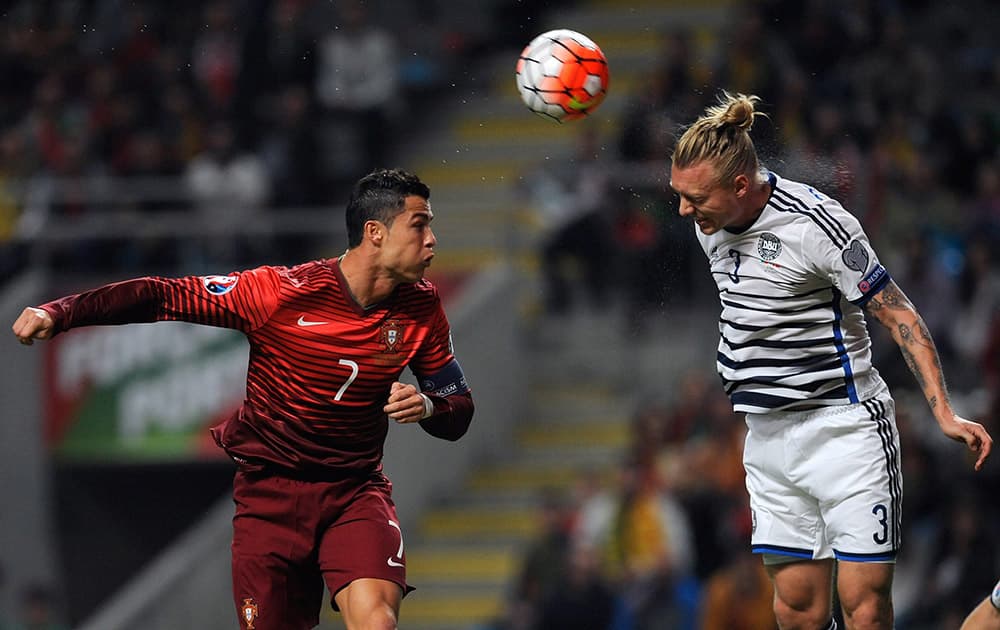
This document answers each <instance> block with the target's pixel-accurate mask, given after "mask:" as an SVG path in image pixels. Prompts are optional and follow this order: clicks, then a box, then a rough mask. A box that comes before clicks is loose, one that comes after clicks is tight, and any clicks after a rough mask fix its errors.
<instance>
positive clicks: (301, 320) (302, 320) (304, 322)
mask: <svg viewBox="0 0 1000 630" xmlns="http://www.w3.org/2000/svg"><path fill="white" fill-rule="evenodd" d="M298 323H299V326H326V325H327V324H329V323H330V322H310V321H308V320H306V316H305V315H300V316H299V322H298Z"/></svg>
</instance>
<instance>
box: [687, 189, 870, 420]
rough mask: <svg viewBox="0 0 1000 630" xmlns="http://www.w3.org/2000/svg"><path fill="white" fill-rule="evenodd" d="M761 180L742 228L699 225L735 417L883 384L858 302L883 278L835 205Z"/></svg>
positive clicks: (861, 393)
mask: <svg viewBox="0 0 1000 630" xmlns="http://www.w3.org/2000/svg"><path fill="white" fill-rule="evenodd" d="M768 176H769V178H770V181H771V186H772V189H773V192H772V193H771V198H770V199H769V200H768V202H767V205H766V206H765V207H764V211H763V213H761V215H760V217H759V218H758V219H757V220H756V221H755V222H754V223H753V225H751V226H750V227H749V228H748V229H746V230H745V231H743V232H740V233H734V232H731V231H728V230H720V231H719V232H717V233H715V234H712V235H705V234H702V233H701V232H700V230H697V228H696V232H697V234H698V240H699V242H700V243H701V246H702V248H703V249H704V250H705V254H706V255H707V256H708V260H709V266H710V268H711V272H712V276H713V277H714V279H715V282H716V284H717V285H718V287H719V300H720V302H721V305H722V314H721V317H720V319H719V335H720V340H719V350H718V359H717V365H718V371H719V375H720V376H721V377H722V380H723V384H724V386H725V389H726V393H728V394H729V397H730V399H731V400H732V403H733V408H734V409H735V410H736V411H739V412H750V413H767V412H769V411H775V410H793V409H809V408H817V407H827V406H834V405H846V404H850V403H856V402H859V401H861V400H864V399H866V398H867V397H868V396H869V395H871V394H873V393H874V392H876V391H877V390H879V388H880V387H882V386H884V383H883V382H882V378H881V377H880V376H879V374H878V371H877V370H876V369H875V368H874V367H873V366H872V361H871V346H870V339H869V336H868V330H867V327H866V325H865V318H864V313H863V312H862V306H863V305H864V304H865V303H866V302H867V301H868V299H869V298H870V297H871V296H872V295H874V294H875V293H877V292H878V291H879V290H881V289H882V288H883V287H884V286H885V285H886V283H887V282H889V274H888V272H886V270H885V268H884V267H883V266H882V265H881V264H879V261H878V258H877V257H876V255H875V252H874V251H873V250H872V248H871V244H870V243H869V241H868V237H867V236H866V235H865V233H864V231H863V230H862V228H861V224H860V223H859V222H858V220H857V219H856V218H855V217H854V216H853V215H851V214H850V213H849V212H847V211H846V210H845V209H844V208H843V206H841V205H840V203H838V202H837V201H835V200H833V199H831V198H830V197H827V196H826V195H824V194H823V193H820V192H818V191H816V190H815V189H813V188H812V187H810V186H807V185H805V184H801V183H798V182H793V181H791V180H787V179H784V178H781V177H778V176H777V175H775V174H773V173H769V174H768Z"/></svg>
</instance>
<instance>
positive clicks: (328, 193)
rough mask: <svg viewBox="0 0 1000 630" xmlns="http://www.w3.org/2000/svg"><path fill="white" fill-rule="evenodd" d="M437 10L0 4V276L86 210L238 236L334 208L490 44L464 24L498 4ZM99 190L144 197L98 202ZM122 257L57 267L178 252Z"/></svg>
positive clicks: (364, 2) (82, 256)
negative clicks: (258, 222) (252, 224)
mask: <svg viewBox="0 0 1000 630" xmlns="http://www.w3.org/2000/svg"><path fill="white" fill-rule="evenodd" d="M448 4H449V3H446V2H443V1H441V2H437V1H430V2H419V3H392V2H387V1H381V0H345V1H344V2H339V1H338V2H325V1H320V0H210V1H209V2H192V1H189V0H181V1H180V2H175V3H172V4H171V6H170V10H164V6H163V5H162V4H161V3H157V2H149V1H147V0H127V1H126V0H43V1H40V2H36V1H34V0H30V1H29V0H19V1H15V2H12V3H6V4H5V8H4V10H3V13H2V15H0V35H2V36H0V278H5V277H7V276H9V275H10V274H12V273H13V272H14V271H15V270H16V269H19V268H22V267H23V266H24V265H25V264H26V263H27V259H26V256H25V252H24V251H23V247H20V246H19V245H23V243H24V242H25V240H26V238H29V237H31V236H34V235H36V234H37V233H38V232H39V231H41V230H43V229H44V227H45V226H46V225H47V222H49V221H52V220H53V219H55V220H58V219H60V218H62V217H71V218H80V217H83V216H85V215H87V214H89V213H92V212H93V211H95V210H96V209H98V207H99V209H100V210H101V211H103V212H109V211H112V210H124V211H130V212H133V213H135V214H136V215H137V217H141V213H143V212H146V211H150V210H159V209H180V210H189V211H190V212H191V213H192V217H195V218H197V216H198V215H199V214H200V215H201V216H204V217H208V218H209V220H212V221H220V222H222V223H223V224H229V225H235V224H238V223H240V222H244V221H247V220H251V219H253V216H254V215H255V214H258V213H261V212H263V211H265V210H268V211H271V212H281V211H282V210H283V209H288V208H303V207H315V206H328V205H333V204H335V203H337V202H339V201H340V200H341V199H343V198H346V194H347V192H348V191H347V190H346V189H345V187H346V186H347V185H349V184H350V183H352V182H353V181H354V180H355V179H356V178H357V177H358V176H359V175H361V174H364V173H365V172H368V171H369V170H370V169H371V168H372V167H374V166H376V165H379V166H382V165H384V158H385V156H386V155H387V154H388V153H389V152H391V151H392V150H393V148H394V147H395V146H396V142H395V140H396V134H397V132H398V131H400V130H401V129H402V128H403V127H404V126H405V125H406V124H407V120H408V117H410V116H412V115H414V114H416V113H419V111H420V108H421V107H422V106H423V105H424V99H423V98H422V96H423V95H424V94H425V93H426V92H427V91H428V90H432V89H434V88H436V87H439V86H440V85H441V84H442V82H443V81H444V80H445V78H446V77H449V76H450V78H449V79H448V80H449V82H450V83H454V82H455V78H454V76H451V75H452V73H450V72H449V69H450V68H451V67H452V66H453V65H454V64H457V63H458V62H459V61H460V60H461V59H462V56H463V55H464V54H474V52H475V51H476V50H478V49H482V48H484V47H487V46H488V45H489V33H490V31H489V30H487V28H486V26H485V24H489V23H490V20H484V19H482V18H483V17H484V16H482V15H478V16H475V17H476V19H467V18H469V16H470V15H473V16H474V15H475V12H476V11H480V12H482V11H484V10H487V9H490V8H491V7H493V6H495V5H500V4H502V3H499V2H492V1H491V0H483V1H481V2H473V3H468V4H467V5H463V6H461V7H451V6H448ZM506 13H512V12H511V11H506V12H505V11H503V10H501V9H497V11H496V13H495V15H493V16H492V19H493V21H494V22H503V21H504V19H507V18H505V15H506ZM460 76H464V75H460ZM102 178H128V179H129V180H130V181H132V182H138V185H139V186H140V187H141V190H139V191H138V192H135V191H133V192H121V191H122V189H123V188H122V187H121V186H119V187H117V188H116V187H115V186H110V185H106V184H105V185H104V186H103V187H101V182H102V181H103V180H102ZM117 181H118V182H119V183H121V182H122V181H124V180H121V179H119V180H117ZM95 182H96V183H95ZM129 190H132V189H129ZM116 191H117V192H116ZM333 220H334V219H331V221H333ZM117 245H118V246H117V247H104V248H98V247H87V246H86V244H82V243H80V244H77V247H76V248H75V250H74V251H69V252H66V253H65V256H66V257H67V258H68V260H66V259H59V260H56V261H54V262H55V264H58V265H60V266H62V267H69V268H72V267H74V266H76V265H82V266H85V267H88V268H91V269H103V270H108V269H114V270H119V269H127V268H130V267H131V268H136V267H142V266H149V265H150V263H153V264H159V263H161V262H162V261H164V260H168V261H169V260H171V259H172V258H174V257H176V256H178V255H184V254H185V252H184V251H183V250H182V249H180V248H171V247H166V246H163V245H162V244H159V246H157V245H158V244H156V243H153V244H144V247H145V249H138V248H137V245H136V243H134V242H133V243H129V242H127V239H123V240H122V242H120V243H117ZM289 249H290V251H291V252H292V253H294V254H297V255H298V254H300V253H301V252H299V251H298V250H297V249H296V248H295V247H294V244H293V246H292V247H291V248H289ZM249 250H250V251H249V252H248V253H247V255H248V257H252V256H254V255H256V254H259V252H255V251H253V248H252V247H251V248H249ZM268 253H269V252H268ZM280 253H281V252H279V254H280ZM258 262H259V257H258Z"/></svg>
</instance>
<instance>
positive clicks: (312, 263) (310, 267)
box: [266, 260, 337, 285]
mask: <svg viewBox="0 0 1000 630" xmlns="http://www.w3.org/2000/svg"><path fill="white" fill-rule="evenodd" d="M266 268H267V269H269V270H271V272H272V273H274V274H275V275H277V276H278V277H279V278H280V279H281V281H282V282H283V283H288V284H292V285H302V284H310V285H312V284H316V283H322V282H335V281H336V278H337V274H336V273H334V271H333V268H332V267H331V266H330V264H329V263H328V261H326V260H309V261H306V262H301V263H298V264H295V265H291V266H278V265H274V266H270V267H266Z"/></svg>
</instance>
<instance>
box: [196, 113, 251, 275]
mask: <svg viewBox="0 0 1000 630" xmlns="http://www.w3.org/2000/svg"><path fill="white" fill-rule="evenodd" d="M184 177H185V181H186V184H187V186H188V189H189V191H190V192H191V195H192V197H193V200H194V203H195V208H196V211H197V212H198V213H199V214H201V215H202V216H203V217H204V219H205V220H206V221H207V223H206V225H211V226H213V228H215V229H217V230H219V231H221V232H222V234H225V233H227V232H231V231H235V228H236V227H237V226H243V227H245V226H246V224H247V222H248V221H249V220H251V219H252V218H254V217H259V216H261V209H262V207H263V205H264V204H265V203H266V202H267V200H268V199H269V196H270V194H271V191H270V185H271V182H270V180H269V178H268V173H267V170H266V169H265V166H264V163H263V162H262V161H261V160H260V158H259V157H258V156H257V155H256V154H254V153H252V152H250V151H247V150H245V149H243V148H241V147H239V146H238V145H237V144H236V137H235V133H234V131H233V128H232V126H231V125H230V124H229V122H228V121H227V120H225V119H222V120H218V121H216V122H215V123H214V124H213V125H212V126H211V127H210V128H209V129H208V133H207V137H206V147H205V151H204V152H202V153H200V154H198V155H196V156H195V157H194V158H193V159H192V160H191V161H190V162H188V165H187V171H186V173H185V174H184ZM266 241H267V239H266V238H263V237H261V236H260V235H254V236H253V237H248V236H243V237H241V238H237V237H235V236H234V237H233V238H231V239H229V240H226V239H224V238H222V239H219V238H217V236H215V235H213V236H212V246H211V248H209V246H208V245H207V243H204V242H199V241H198V239H192V240H191V241H190V242H188V243H186V244H185V246H186V247H188V248H190V249H189V252H188V255H187V258H188V259H189V260H191V261H197V260H201V261H202V265H216V266H218V265H222V266H227V265H228V266H230V267H231V266H235V265H237V264H239V260H240V259H239V258H238V256H244V257H249V256H254V254H253V252H261V250H263V249H266V247H267V242H266ZM259 255H260V256H263V253H262V252H261V253H260V254H259ZM254 257H256V256H254Z"/></svg>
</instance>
